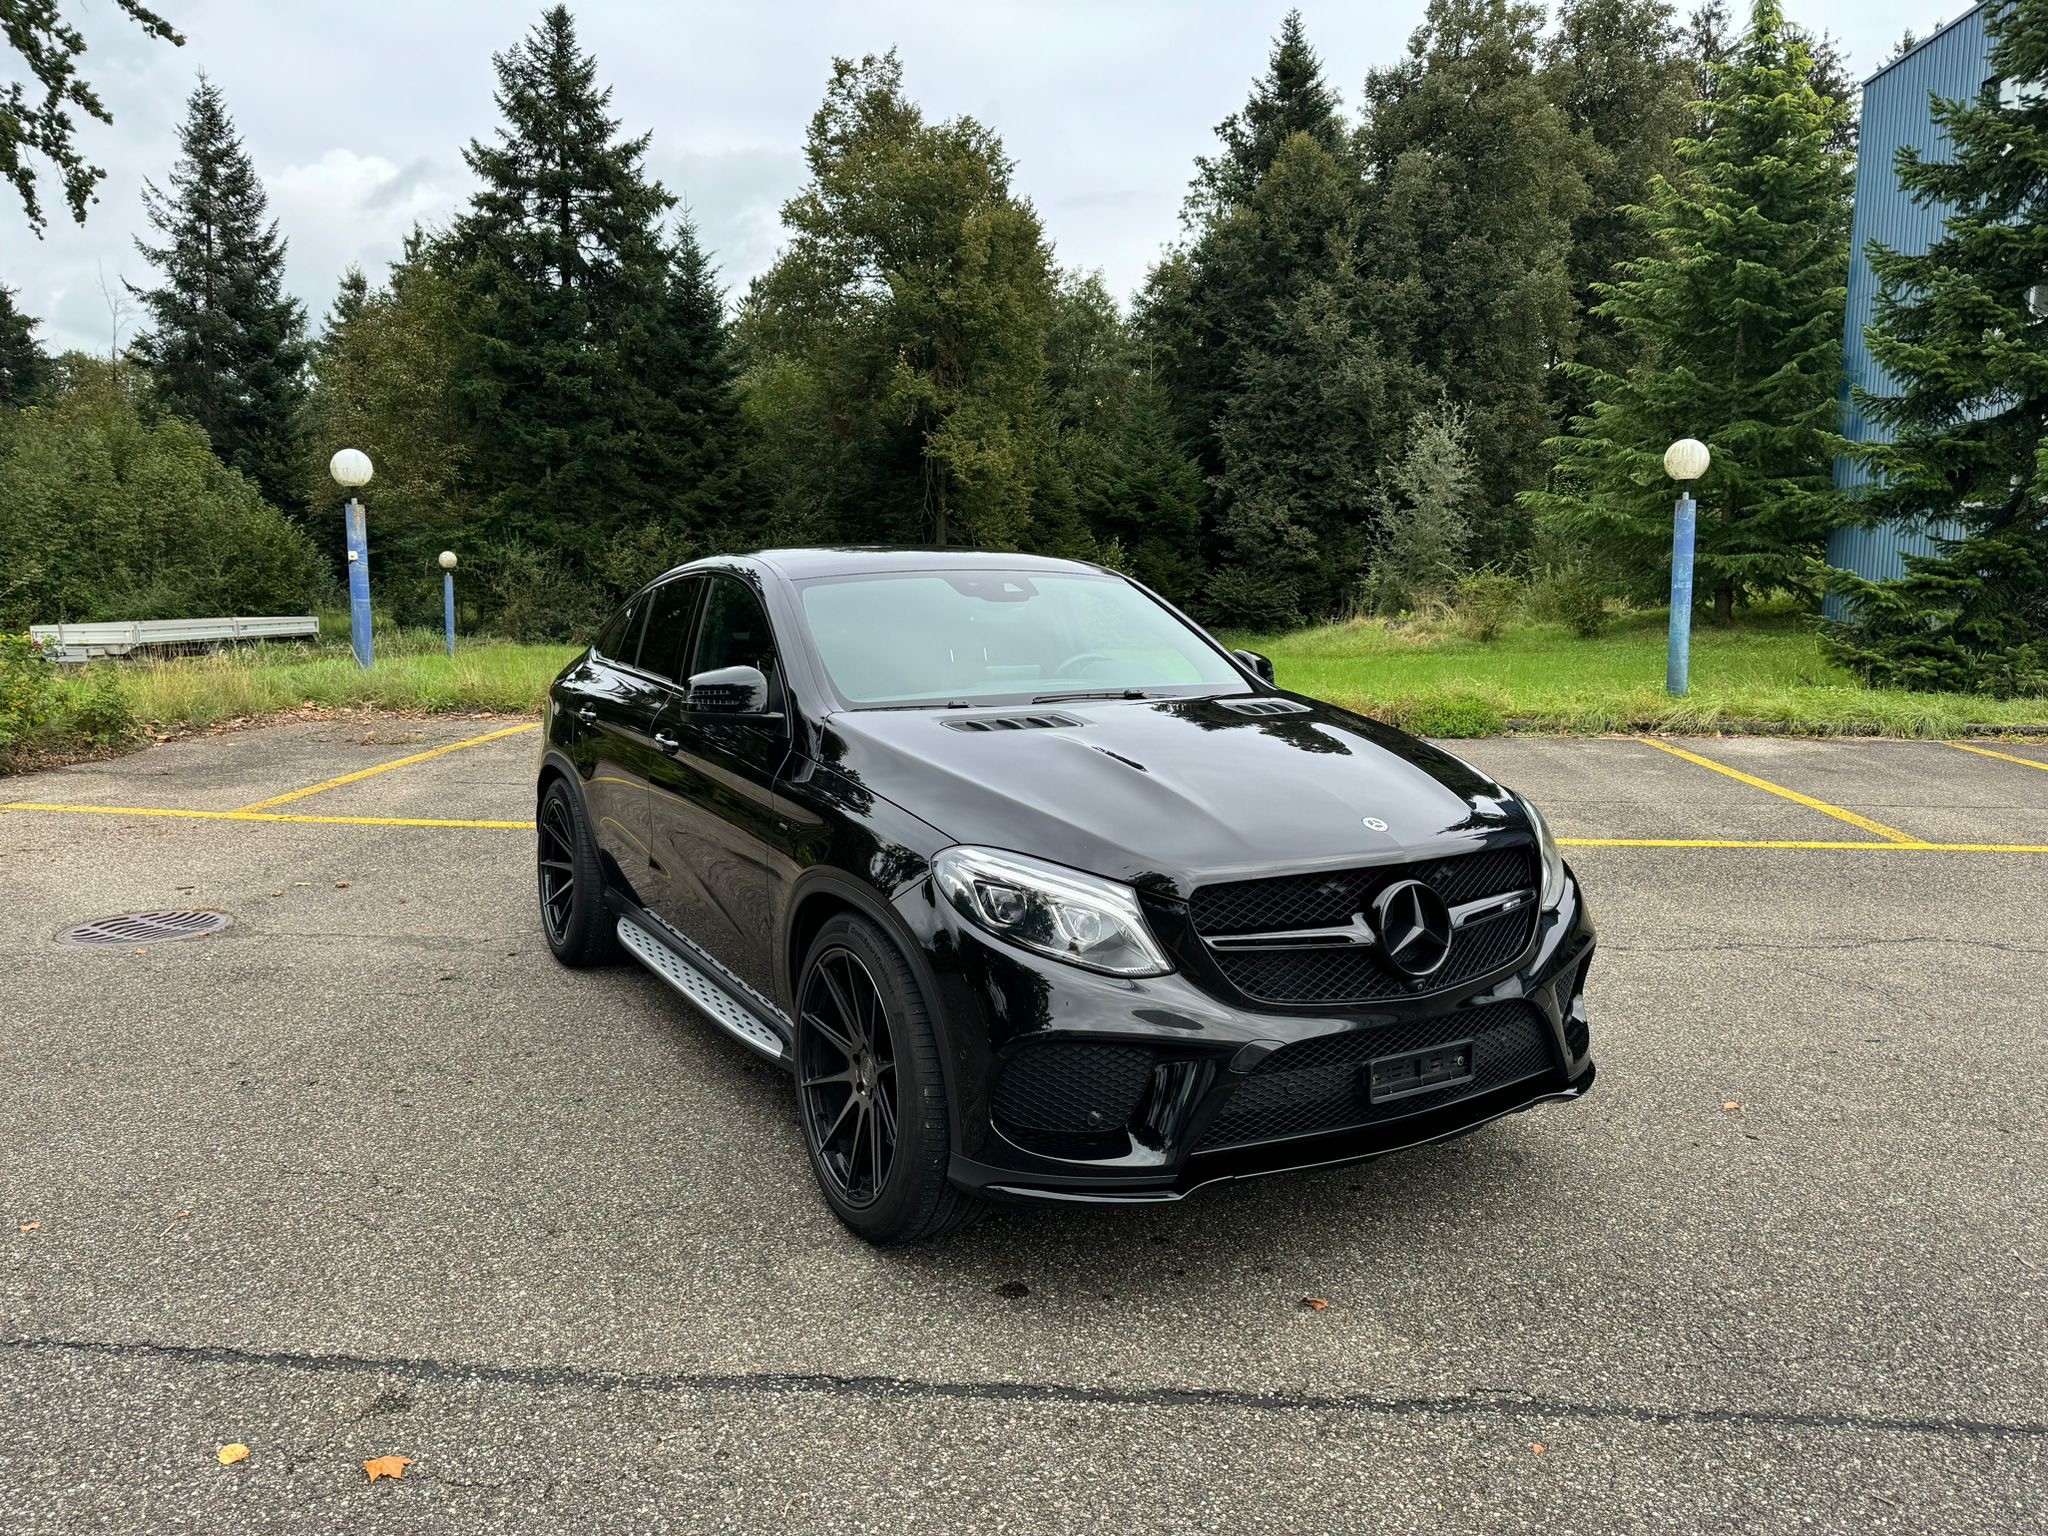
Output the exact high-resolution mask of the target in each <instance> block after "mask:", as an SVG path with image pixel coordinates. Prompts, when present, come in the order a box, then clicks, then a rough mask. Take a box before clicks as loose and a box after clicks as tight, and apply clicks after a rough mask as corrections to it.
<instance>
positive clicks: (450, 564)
mask: <svg viewBox="0 0 2048 1536" xmlns="http://www.w3.org/2000/svg"><path fill="white" fill-rule="evenodd" d="M441 628H442V629H443V630H445V631H446V632H447V635H448V659H449V660H450V661H453V660H454V659H455V551H454V550H452V549H444V550H442V551H441Z"/></svg>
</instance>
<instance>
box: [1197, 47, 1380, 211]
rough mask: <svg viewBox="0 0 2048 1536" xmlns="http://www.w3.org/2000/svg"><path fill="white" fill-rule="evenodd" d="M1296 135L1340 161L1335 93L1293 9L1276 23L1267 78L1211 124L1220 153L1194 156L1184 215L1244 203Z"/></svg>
mask: <svg viewBox="0 0 2048 1536" xmlns="http://www.w3.org/2000/svg"><path fill="white" fill-rule="evenodd" d="M1297 133H1305V134H1307V135H1308V136H1309V137H1310V138H1311V139H1313V140H1315V142H1316V143H1317V144H1319V145H1321V146H1322V147H1323V148H1324V149H1326V150H1328V151H1329V152H1330V153H1331V154H1332V155H1338V156H1342V155H1343V154H1345V153H1346V151H1347V148H1348V144H1347V137H1348V136H1347V134H1346V131H1345V126H1344V119H1343V116H1342V114H1341V113H1340V112H1339V110H1338V106H1337V93H1336V92H1335V91H1333V90H1331V89H1330V87H1329V84H1328V83H1327V82H1326V81H1325V80H1324V79H1323V62H1322V60H1321V59H1320V58H1318V57H1317V56H1316V51H1315V49H1313V48H1312V47H1310V46H1309V41H1308V33H1307V31H1306V30H1305V29H1304V28H1303V26H1302V23H1301V12H1300V11H1298V10H1296V11H1289V12H1288V13H1287V15H1286V16H1285V17H1284V18H1283V19H1282V20H1281V23H1280V35H1279V36H1277V37H1276V38H1274V39H1273V51H1272V53H1271V55H1270V56H1269V57H1268V58H1267V60H1266V73H1265V74H1264V75H1263V76H1261V77H1260V78H1259V79H1257V80H1255V81H1253V82H1252V93H1251V96H1250V98H1249V99H1248V100H1247V101H1246V102H1245V104H1244V106H1243V108H1242V109H1240V110H1239V111H1236V112H1233V113H1231V114H1230V116H1228V117H1226V118H1225V119H1224V120H1223V121H1222V122H1220V123H1218V124H1217V125H1216V137H1217V138H1218V139H1220V140H1222V143H1223V149H1222V152H1221V153H1220V154H1215V155H1200V156H1197V157H1196V159H1195V181H1194V187H1193V194H1194V195H1193V197H1192V199H1191V203H1190V213H1193V212H1194V211H1195V210H1198V209H1199V210H1204V211H1207V212H1209V213H1218V212H1222V211H1223V210H1226V209H1228V208H1229V207H1231V206H1232V205H1233V204H1236V203H1243V202H1247V201H1249V200H1250V198H1251V195H1252V192H1253V190H1254V189H1256V188H1257V186H1258V184H1259V182H1260V181H1261V180H1262V179H1264V177H1265V174H1266V172H1268V171H1269V170H1271V169H1272V168H1273V162H1274V161H1275V160H1276V159H1278V158H1279V156H1280V150H1281V148H1282V146H1283V145H1285V144H1286V143H1287V141H1288V140H1289V139H1291V138H1293V137H1294V136H1295V135H1296V134H1297Z"/></svg>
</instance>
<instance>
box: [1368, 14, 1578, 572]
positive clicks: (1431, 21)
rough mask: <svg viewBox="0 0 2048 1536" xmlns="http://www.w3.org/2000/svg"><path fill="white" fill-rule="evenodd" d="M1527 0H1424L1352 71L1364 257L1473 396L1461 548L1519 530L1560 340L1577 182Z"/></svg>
mask: <svg viewBox="0 0 2048 1536" xmlns="http://www.w3.org/2000/svg"><path fill="white" fill-rule="evenodd" d="M1542 20H1543V11H1542V8H1541V7H1540V6H1536V5H1529V4H1523V3H1520V0H1430V4H1429V7H1428V10H1427V12H1426V14H1425V16H1424V19H1423V23H1422V25H1421V26H1420V27H1419V28H1417V29H1416V31H1415V33H1414V34H1413V36H1412V37H1410V39H1409V43H1408V56H1407V57H1406V58H1405V59H1403V60H1402V61H1401V62H1400V63H1399V64H1397V65H1395V66H1393V67H1392V68H1389V69H1384V70H1375V71H1373V72H1372V74H1371V75H1369V76H1368V77H1367V80H1366V86H1365V96H1366V120H1365V122H1364V124H1363V126H1362V128H1361V129H1360V133H1359V142H1360V146H1361V148H1362V150H1363V152H1364V156H1365V161H1366V169H1367V174H1368V175H1369V176H1370V177H1371V179H1372V182H1373V185H1374V187H1375V189H1376V190H1377V192H1378V206H1377V209H1376V212H1375V217H1374V221H1373V227H1372V237H1373V241H1374V243H1375V245H1376V246H1377V247H1378V257H1377V259H1378V260H1379V261H1380V262H1381V264H1382V265H1385V266H1387V267H1389V268H1390V269H1391V270H1392V272H1394V273H1396V274H1398V275H1399V277H1400V278H1401V279H1402V280H1404V281H1405V282H1407V283H1409V284H1411V285H1412V286H1413V287H1414V288H1415V290H1416V291H1417V292H1418V293H1419V295H1420V299H1419V305H1418V309H1417V313H1416V314H1415V316H1414V318H1413V322H1412V323H1413V336H1414V355H1415V358H1416V360H1417V361H1418V362H1419V363H1420V364H1421V365H1422V366H1423V368H1424V369H1425V370H1426V371H1427V372H1428V373H1429V374H1431V375H1432V376H1433V377H1435V378H1436V379H1438V380H1440V381H1441V382H1442V385H1443V388H1444V390H1445V392H1446V394H1447V395H1448V397H1449V398H1450V400H1451V401H1452V402H1453V403H1454V404H1458V405H1463V406H1466V407H1467V408H1469V410H1470V412H1471V437H1472V443H1471V447H1472V456H1473V461H1474V463H1475V464H1476V465H1477V468H1478V480H1479V490H1480V494H1479V496H1478V498H1477V500H1476V503H1475V505H1474V508H1473V535H1474V543H1475V552H1476V553H1477V554H1478V555H1479V556H1480V557H1481V558H1482V559H1487V560H1497V559H1502V558H1506V557H1508V556H1511V555H1513V554H1515V553H1517V552H1518V551H1519V550H1520V549H1521V548H1522V547H1523V546H1524V545H1525V544H1526V543H1527V528H1526V518H1525V517H1524V516H1523V514H1521V513H1520V511H1519V510H1518V509H1517V506H1516V502H1515V498H1516V495H1517V493H1519V492H1520V491H1521V490H1523V489H1524V488H1525V487H1527V486H1529V485H1532V484H1534V483H1536V482H1537V481H1538V480H1540V479H1541V477H1542V472H1543V469H1544V465H1545V462H1546V453H1545V449H1544V446H1543V445H1544V441H1545V439H1547V438H1548V437H1549V436H1550V435H1551V434H1552V433H1553V432H1554V430H1555V412H1554V409H1553V407H1552V405H1551V401H1550V390H1549V380H1550V373H1551V370H1552V369H1553V368H1554V367H1556V365H1557V364H1558V363H1559V362H1561V361H1563V360H1564V359H1566V358H1569V357H1570V356H1571V353H1572V346H1573V339H1574V330H1575V316H1574V313H1573V303H1572V273H1571V266H1570V256H1571V250H1572V222H1573V220H1574V219H1576V218H1577V217H1578V216H1579V215H1580V214H1581V213H1582V212H1583V211H1584V210H1585V209H1586V206H1587V200H1586V182H1585V178H1584V176H1583V175H1582V174H1581V172H1580V170H1579V155H1578V154H1577V153H1576V144H1575V141H1574V135H1573V132H1572V127H1571V124H1570V122H1569V121H1568V120H1567V119H1566V116H1565V113H1564V110H1563V109H1562V108H1561V107H1559V106H1558V105H1557V103H1556V102H1554V101H1552V100H1551V99H1550V96H1549V94H1548V92H1547V90H1546V88H1545V85H1544V82H1543V80H1542V78H1541V77H1540V76H1539V74H1538V72H1537V67H1536V66H1537V42H1538V31H1539V28H1540V27H1541V24H1542Z"/></svg>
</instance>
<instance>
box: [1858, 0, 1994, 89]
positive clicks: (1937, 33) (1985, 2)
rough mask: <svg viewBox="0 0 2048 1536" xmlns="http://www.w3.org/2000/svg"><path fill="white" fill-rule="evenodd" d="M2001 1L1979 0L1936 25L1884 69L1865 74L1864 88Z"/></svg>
mask: <svg viewBox="0 0 2048 1536" xmlns="http://www.w3.org/2000/svg"><path fill="white" fill-rule="evenodd" d="M1999 3H2000V0H1978V3H1977V4H1975V5H1973V6H1971V7H1970V8H1969V9H1968V10H1966V11H1964V12H1963V13H1962V14H1961V15H1959V16H1957V17H1955V18H1954V19H1953V20H1950V21H1945V22H1943V23H1942V24H1941V25H1940V26H1938V27H1936V28H1935V29H1934V30H1933V31H1932V32H1930V33H1928V34H1927V35H1926V36H1925V37H1923V38H1921V39H1920V41H1919V42H1917V43H1915V44H1914V45H1913V46H1912V47H1910V48H1908V49H1907V50H1906V51H1905V52H1904V53H1902V54H1900V55H1899V56H1898V57H1897V58H1896V59H1893V60H1892V61H1891V63H1889V64H1887V65H1885V66H1884V67H1883V68H1882V69H1880V70H1878V71H1877V72H1876V74H1871V75H1866V76H1864V77H1863V89H1864V90H1866V91H1867V90H1869V89H1870V87H1871V86H1872V84H1873V83H1875V82H1876V81H1877V80H1878V79H1879V78H1880V77H1882V76H1884V75H1888V74H1890V73H1891V72H1892V71H1893V70H1895V69H1897V68H1898V67H1899V66H1900V65H1901V64H1903V63H1905V62H1906V60H1908V59H1910V58H1912V57H1913V55H1914V54H1916V53H1918V52H1919V51H1920V50H1921V49H1922V48H1925V47H1926V46H1927V45H1928V44H1929V43H1931V42H1933V41H1934V40H1935V39H1936V38H1940V37H1946V36H1947V35H1948V34H1949V33H1951V32H1953V31H1954V30H1955V29H1956V28H1957V27H1960V26H1961V25H1962V24H1963V23H1964V22H1966V21H1968V20H1969V19H1970V18H1971V17H1972V16H1974V15H1976V14H1977V13H1978V12H1979V11H1988V10H1990V9H1991V8H1992V7H1993V6H1995V5H1997V4H1999Z"/></svg>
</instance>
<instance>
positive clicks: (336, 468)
mask: <svg viewBox="0 0 2048 1536" xmlns="http://www.w3.org/2000/svg"><path fill="white" fill-rule="evenodd" d="M327 473H328V474H330V475H332V476H334V483H335V484H336V485H338V486H340V487H341V488H342V489H343V490H345V491H348V492H349V493H350V494H349V498H348V505H347V506H346V507H345V508H343V509H342V521H343V528H344V530H345V531H346V533H347V535H348V632H349V643H350V644H351V645H353V646H354V647H355V652H356V665H357V666H359V667H367V666H368V665H369V664H370V663H371V662H373V661H375V660H376V659H377V658H376V644H375V642H374V641H373V640H372V639H371V637H370V529H369V523H368V521H367V520H366V518H365V517H364V514H363V503H362V501H361V499H360V498H358V497H357V496H356V495H355V494H354V493H355V491H356V489H357V488H358V487H359V486H365V485H368V484H369V483H370V456H369V455H368V454H367V453H364V452H362V451H361V450H360V449H356V448H344V449H342V450H341V452H339V453H337V454H336V455H335V456H334V457H333V458H331V459H329V460H328V461H327Z"/></svg>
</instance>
